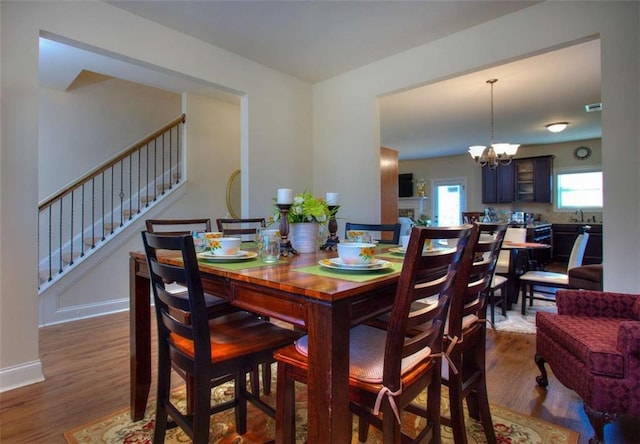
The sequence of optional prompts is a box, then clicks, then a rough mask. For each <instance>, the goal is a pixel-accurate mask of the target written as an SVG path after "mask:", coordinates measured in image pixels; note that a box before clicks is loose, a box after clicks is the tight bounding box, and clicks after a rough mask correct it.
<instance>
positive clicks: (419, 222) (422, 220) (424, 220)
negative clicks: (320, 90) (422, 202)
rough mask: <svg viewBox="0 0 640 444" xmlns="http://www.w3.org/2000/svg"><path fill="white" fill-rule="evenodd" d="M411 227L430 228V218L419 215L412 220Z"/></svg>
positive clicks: (425, 215) (426, 215)
mask: <svg viewBox="0 0 640 444" xmlns="http://www.w3.org/2000/svg"><path fill="white" fill-rule="evenodd" d="M411 222H413V225H416V226H418V227H430V226H431V217H430V216H429V215H428V214H421V215H420V217H419V218H417V219H415V220H414V219H412V220H411Z"/></svg>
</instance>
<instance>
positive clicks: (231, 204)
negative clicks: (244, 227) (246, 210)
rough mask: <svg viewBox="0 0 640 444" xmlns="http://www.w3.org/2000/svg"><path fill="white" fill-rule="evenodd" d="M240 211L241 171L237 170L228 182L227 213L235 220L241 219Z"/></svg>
mask: <svg viewBox="0 0 640 444" xmlns="http://www.w3.org/2000/svg"><path fill="white" fill-rule="evenodd" d="M240 209H241V204H240V170H235V171H234V172H233V173H231V176H229V180H228V181H227V211H228V212H229V215H230V216H231V217H232V218H233V219H239V218H240V213H241V210H240Z"/></svg>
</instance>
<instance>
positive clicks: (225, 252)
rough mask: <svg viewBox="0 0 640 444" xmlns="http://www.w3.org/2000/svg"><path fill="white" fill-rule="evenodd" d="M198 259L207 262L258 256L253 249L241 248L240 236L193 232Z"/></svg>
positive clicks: (238, 259) (241, 259)
mask: <svg viewBox="0 0 640 444" xmlns="http://www.w3.org/2000/svg"><path fill="white" fill-rule="evenodd" d="M193 241H194V247H195V248H196V256H197V257H198V259H201V260H203V261H207V262H241V261H247V260H250V259H254V258H256V257H258V253H256V252H255V251H247V250H241V249H240V246H241V245H242V238H239V237H223V235H222V232H219V231H214V232H207V233H193Z"/></svg>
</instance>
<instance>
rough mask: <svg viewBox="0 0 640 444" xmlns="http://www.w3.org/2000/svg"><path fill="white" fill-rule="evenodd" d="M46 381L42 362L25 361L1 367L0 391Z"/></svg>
mask: <svg viewBox="0 0 640 444" xmlns="http://www.w3.org/2000/svg"><path fill="white" fill-rule="evenodd" d="M42 381H44V373H42V362H41V361H40V360H39V359H38V360H37V361H31V362H25V363H23V364H20V365H14V366H12V367H6V368H2V369H0V393H2V392H6V391H9V390H13V389H16V388H19V387H24V386H25V385H30V384H35V383H36V382H42Z"/></svg>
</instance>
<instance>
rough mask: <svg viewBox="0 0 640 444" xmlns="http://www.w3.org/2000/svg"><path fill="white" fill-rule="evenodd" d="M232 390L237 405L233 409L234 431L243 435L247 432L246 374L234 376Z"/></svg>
mask: <svg viewBox="0 0 640 444" xmlns="http://www.w3.org/2000/svg"><path fill="white" fill-rule="evenodd" d="M234 392H235V397H236V399H237V401H238V405H236V409H235V410H236V412H235V413H236V415H235V416H236V432H238V435H244V434H245V433H247V395H246V392H247V379H246V375H245V374H244V373H242V372H241V373H239V374H237V375H236V377H235V381H234ZM196 442H197V441H196ZM203 442H207V441H203Z"/></svg>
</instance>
